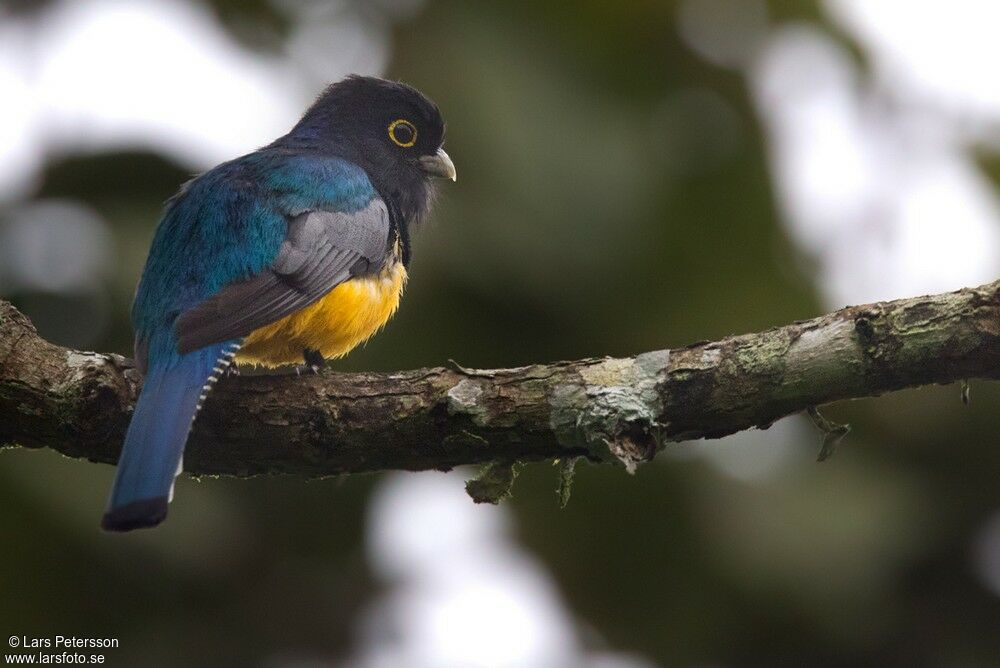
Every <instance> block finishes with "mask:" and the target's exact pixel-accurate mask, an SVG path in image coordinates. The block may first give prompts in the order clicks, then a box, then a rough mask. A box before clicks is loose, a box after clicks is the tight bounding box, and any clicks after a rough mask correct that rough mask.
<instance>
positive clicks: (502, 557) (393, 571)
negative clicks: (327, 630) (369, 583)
mask: <svg viewBox="0 0 1000 668" xmlns="http://www.w3.org/2000/svg"><path fill="white" fill-rule="evenodd" d="M511 521H512V520H511V517H510V515H509V514H508V512H507V510H506V508H504V507H503V506H499V507H490V506H483V505H476V504H473V503H472V500H471V499H470V498H469V497H468V496H467V495H466V494H465V491H464V489H463V485H462V480H461V478H460V477H458V476H456V475H445V474H441V473H422V474H412V473H407V474H395V475H391V476H387V477H386V478H384V479H383V482H382V483H381V484H380V486H379V488H378V491H377V492H376V495H375V497H374V498H373V500H372V503H371V505H370V515H369V522H368V531H369V535H368V550H369V559H370V561H371V563H372V565H373V567H374V569H375V572H376V574H377V575H378V576H380V577H381V578H382V579H383V580H384V581H385V582H386V583H388V584H389V585H390V588H389V591H388V592H387V593H386V594H385V595H384V596H383V597H382V598H381V599H379V600H377V601H375V602H374V603H373V604H372V606H371V607H370V608H369V609H368V610H367V612H366V613H365V614H364V615H363V617H362V625H361V629H360V630H361V636H362V637H361V643H360V646H359V652H358V654H357V656H356V657H355V659H354V660H353V661H351V662H349V663H348V665H349V666H354V667H357V668H383V667H385V668H394V667H395V666H408V667H409V668H451V667H455V668H477V667H483V668H508V667H509V668H536V667H537V668H563V667H565V668H569V667H571V666H572V667H574V668H575V667H581V668H587V667H590V666H616V667H617V668H638V667H639V666H645V665H648V664H646V663H644V662H643V661H642V660H640V659H637V658H632V657H629V656H625V655H618V654H612V653H608V652H601V653H588V652H585V651H584V650H583V648H582V647H581V643H580V640H579V638H578V636H577V633H576V630H575V623H574V620H573V618H572V617H571V615H570V613H569V611H567V610H566V609H565V607H564V605H563V603H562V601H561V600H560V597H559V594H558V592H557V591H556V589H555V586H554V583H553V581H552V578H551V576H550V575H549V574H548V573H547V572H546V571H545V569H544V568H543V567H542V565H541V564H539V563H538V562H536V561H535V560H534V559H533V558H532V557H531V556H530V555H528V554H527V553H526V552H524V550H522V549H521V548H519V547H518V546H517V544H516V542H515V541H514V540H513V539H512V537H511V535H510V530H509V529H510V524H511Z"/></svg>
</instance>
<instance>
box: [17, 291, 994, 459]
mask: <svg viewBox="0 0 1000 668" xmlns="http://www.w3.org/2000/svg"><path fill="white" fill-rule="evenodd" d="M970 378H989V379H997V378H1000V281H998V282H995V283H992V284H989V285H985V286H982V287H979V288H974V289H965V290H960V291H958V292H953V293H948V294H942V295H935V296H928V297H917V298H914V299H904V300H898V301H893V302H882V303H878V304H869V305H865V306H855V307H850V308H846V309H842V310H840V311H836V312H834V313H830V314H828V315H824V316H821V317H819V318H815V319H812V320H806V321H802V322H796V323H793V324H791V325H787V326H785V327H780V328H776V329H772V330H769V331H766V332H761V333H757V334H747V335H744V336H735V337H730V338H727V339H723V340H721V341H714V342H703V343H697V344H694V345H691V346H688V347H687V348H682V349H677V350H669V351H667V350H664V351H657V352H651V353H644V354H642V355H638V356H636V357H634V358H624V359H615V358H605V359H585V360H577V361H572V362H557V363H553V364H540V365H532V366H526V367H520V368H516V369H495V370H469V369H459V368H432V369H418V370H415V371H404V372H399V373H332V372H326V373H323V374H321V375H318V376H308V377H298V376H295V375H274V376H256V375H255V376H239V377H229V378H225V379H223V380H222V381H220V382H219V383H218V387H217V388H216V390H215V391H214V392H213V394H212V395H211V397H210V398H209V400H208V402H207V403H206V406H205V409H204V410H203V412H202V414H201V415H200V416H199V418H198V421H197V423H196V425H195V429H194V432H193V433H192V436H191V442H190V444H189V445H188V449H187V453H186V455H185V459H184V463H185V468H186V470H187V471H189V472H190V473H193V474H224V475H240V476H245V475H255V474H262V473H297V474H302V475H308V476H323V475H332V474H338V473H346V472H358V471H377V470H382V469H407V470H419V469H448V468H451V467H453V466H457V465H460V464H474V463H482V462H489V461H505V462H511V461H515V460H538V459H555V458H573V457H580V456H585V457H588V458H589V459H591V460H598V461H612V462H621V463H624V464H625V465H626V466H628V467H630V468H631V467H633V466H635V465H636V464H637V463H639V462H641V461H644V460H647V459H649V458H651V457H652V456H653V455H654V454H655V453H656V451H657V450H658V449H659V448H660V447H661V446H662V445H663V444H664V443H666V442H668V441H679V440H689V439H696V438H718V437H721V436H725V435H727V434H731V433H734V432H737V431H741V430H744V429H749V428H753V427H758V428H766V427H768V426H769V425H770V424H771V423H772V422H774V421H775V420H777V419H778V418H781V417H783V416H785V415H789V414H792V413H796V412H799V411H803V410H807V409H809V408H810V407H815V406H819V405H822V404H826V403H830V402H833V401H839V400H844V399H855V398H861V397H869V396H874V395H878V394H882V393H885V392H890V391H893V390H898V389H902V388H905V387H913V386H918V385H926V384H931V383H952V382H956V381H962V380H965V379H970ZM140 383H141V380H140V378H139V375H138V374H137V373H136V371H135V369H134V366H133V365H132V363H131V362H130V361H129V360H127V359H125V358H122V357H120V356H117V355H102V354H96V353H84V352H78V351H73V350H68V349H65V348H60V347H58V346H55V345H52V344H50V343H48V342H46V341H44V340H43V339H41V338H40V337H39V336H38V335H37V333H36V332H35V329H34V328H33V327H32V325H31V323H30V322H29V321H28V320H27V319H26V318H25V317H24V316H23V315H22V314H21V313H19V312H18V311H16V310H15V309H14V308H13V307H12V306H11V305H10V304H7V303H5V302H0V443H3V444H9V445H20V446H24V447H30V448H40V447H47V448H52V449H54V450H57V451H59V452H62V453H64V454H66V455H69V456H71V457H83V458H87V459H90V460H93V461H99V462H109V463H110V462H114V461H115V460H116V459H117V456H118V451H119V448H120V447H121V442H122V437H123V435H124V433H125V428H126V426H127V424H128V419H129V415H130V412H131V409H132V405H133V403H134V401H135V397H136V396H137V391H138V387H139V384H140Z"/></svg>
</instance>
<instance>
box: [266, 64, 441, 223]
mask: <svg viewBox="0 0 1000 668" xmlns="http://www.w3.org/2000/svg"><path fill="white" fill-rule="evenodd" d="M279 142H281V143H289V144H292V145H295V146H298V147H308V148H313V149H318V150H321V151H323V152H324V153H329V154H332V155H336V156H338V157H341V158H344V159H347V160H350V161H351V162H353V163H355V164H357V165H358V166H360V167H361V168H362V169H364V170H365V172H367V174H368V177H369V179H371V181H372V185H374V186H375V188H376V190H378V191H379V193H380V194H381V195H382V197H383V198H385V199H387V200H391V202H392V203H393V204H394V205H396V206H397V207H398V208H399V210H400V212H401V213H402V215H403V216H404V217H405V218H406V221H407V222H413V221H414V220H416V219H419V218H420V217H421V216H422V215H423V214H424V213H425V211H426V210H427V207H428V204H429V201H430V196H431V184H430V180H431V178H433V177H444V178H450V179H452V180H454V179H455V167H454V165H453V164H452V162H451V159H450V158H449V157H448V154H447V153H445V152H444V149H443V148H442V144H443V143H444V120H443V119H442V118H441V112H440V111H438V108H437V105H435V104H434V103H433V102H431V101H430V100H429V99H427V97H425V96H424V95H423V94H421V93H420V92H419V91H417V90H416V89H414V88H412V87H410V86H407V85H406V84H402V83H398V82H395V81H386V80H384V79H378V78H375V77H363V76H356V75H354V76H349V77H347V78H346V79H344V80H342V81H339V82H337V83H335V84H332V85H330V86H329V87H328V88H327V89H326V90H325V91H323V93H322V94H321V95H320V96H319V98H318V99H317V100H316V102H315V103H314V104H313V105H312V107H310V108H309V110H308V111H307V112H306V113H305V115H304V116H303V117H302V120H300V121H299V122H298V124H297V125H296V126H295V127H294V128H293V129H292V131H291V132H290V133H289V134H288V135H287V136H286V137H284V138H283V139H282V140H279Z"/></svg>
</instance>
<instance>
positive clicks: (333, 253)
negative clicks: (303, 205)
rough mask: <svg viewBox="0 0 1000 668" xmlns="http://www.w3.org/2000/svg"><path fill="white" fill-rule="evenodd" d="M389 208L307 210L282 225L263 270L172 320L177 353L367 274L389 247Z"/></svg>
mask: <svg viewBox="0 0 1000 668" xmlns="http://www.w3.org/2000/svg"><path fill="white" fill-rule="evenodd" d="M389 230H390V225H389V213H388V211H386V208H385V203H384V202H382V200H381V199H377V198H376V199H374V200H372V203H371V204H369V205H368V206H367V207H366V208H364V209H362V210H361V211H357V212H355V213H339V212H334V211H309V212H306V213H303V214H301V215H299V216H296V217H295V218H293V219H292V220H291V221H290V222H289V223H288V235H287V237H286V238H285V241H284V242H283V243H282V244H281V248H280V249H279V251H278V255H277V257H276V258H275V260H274V262H273V263H272V264H271V266H270V267H268V268H267V269H265V270H264V271H262V272H261V273H259V274H257V275H256V276H254V277H253V278H250V279H248V280H245V281H241V282H239V283H232V284H230V285H227V286H226V287H224V288H223V289H222V290H220V291H219V292H218V293H217V294H216V295H214V296H212V297H210V298H208V299H206V300H205V301H203V302H201V303H200V304H198V305H197V306H194V307H192V308H190V309H188V310H187V311H184V312H183V313H181V314H180V316H179V317H178V318H177V322H176V323H175V324H174V333H175V334H176V335H177V348H178V350H179V351H180V352H181V353H182V354H183V353H188V352H191V351H192V350H198V349H199V348H203V347H205V346H207V345H209V344H212V343H218V342H220V341H228V340H229V339H235V338H239V337H243V336H246V335H247V334H249V333H250V332H252V331H254V330H255V329H258V328H259V327H263V326H264V325H268V324H270V323H272V322H275V321H277V320H280V319H281V318H283V317H285V316H287V315H289V314H290V313H294V312H295V311H298V310H299V309H301V308H303V307H305V306H308V305H309V304H312V303H313V302H315V301H317V300H319V299H320V298H321V297H323V295H325V294H326V293H328V292H329V291H330V290H332V289H333V288H334V287H336V286H337V285H338V284H340V283H343V282H344V281H346V280H347V279H349V278H351V277H353V276H359V275H364V274H367V273H373V272H376V271H378V270H379V269H381V268H382V266H383V265H384V264H385V260H386V257H387V255H388V251H389Z"/></svg>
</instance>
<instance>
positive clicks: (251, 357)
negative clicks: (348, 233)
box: [236, 261, 406, 367]
mask: <svg viewBox="0 0 1000 668" xmlns="http://www.w3.org/2000/svg"><path fill="white" fill-rule="evenodd" d="M405 284H406V267H405V266H404V265H403V263H402V262H399V261H395V262H391V263H390V264H388V265H387V266H386V267H385V268H384V269H383V270H382V271H381V272H379V273H377V274H371V275H368V276H360V277H357V278H352V279H350V280H348V281H345V282H343V283H341V284H340V285H338V286H336V287H335V288H333V289H332V290H330V292H328V293H327V294H326V295H325V296H324V297H323V298H322V299H320V300H318V301H316V302H314V303H312V304H310V305H309V306H307V307H305V308H303V309H302V310H300V311H297V312H295V313H292V314H291V315H288V316H286V317H284V318H283V319H281V320H279V321H277V322H274V323H272V324H270V325H266V326H264V327H261V328H260V329H257V330H255V331H253V332H252V333H251V334H250V335H249V336H248V337H247V338H246V340H245V341H244V344H243V347H242V348H241V349H240V352H239V353H238V354H237V356H236V360H237V362H238V363H240V364H259V365H262V366H267V367H274V366H280V365H283V364H301V363H302V351H303V350H304V349H306V348H309V349H312V350H318V351H320V353H322V355H323V357H326V358H327V359H330V358H334V357H341V356H343V355H346V354H347V353H348V352H350V351H351V350H352V349H353V348H355V347H356V346H357V345H358V344H360V343H363V342H364V341H366V340H367V339H368V338H369V337H371V336H372V335H373V334H375V332H377V331H378V330H379V329H381V328H382V326H383V325H385V323H386V322H388V321H389V318H391V317H392V315H393V314H394V313H395V312H396V309H397V308H399V300H400V297H401V296H402V294H403V287H404V285H405Z"/></svg>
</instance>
